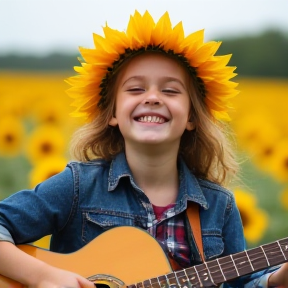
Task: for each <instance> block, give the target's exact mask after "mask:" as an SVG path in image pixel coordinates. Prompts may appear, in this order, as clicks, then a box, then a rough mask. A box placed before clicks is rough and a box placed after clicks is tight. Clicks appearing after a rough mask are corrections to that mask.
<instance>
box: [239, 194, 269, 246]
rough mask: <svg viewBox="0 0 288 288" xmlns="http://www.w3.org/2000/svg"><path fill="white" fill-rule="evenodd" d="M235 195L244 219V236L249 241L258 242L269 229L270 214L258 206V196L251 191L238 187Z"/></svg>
mask: <svg viewBox="0 0 288 288" xmlns="http://www.w3.org/2000/svg"><path fill="white" fill-rule="evenodd" d="M234 195H235V199H236V204H237V206H238V209H239V211H240V215H241V219H242V224H243V228H244V236H245V238H246V240H247V241H248V242H250V243H257V242H258V241H260V240H261V238H262V237H263V235H264V233H265V231H266V229H267V226H268V215H267V214H266V212H265V211H264V210H262V209H260V208H259V207H258V206H257V200H256V197H255V196H254V195H252V194H251V193H248V192H245V191H243V190H240V189H237V190H235V191H234Z"/></svg>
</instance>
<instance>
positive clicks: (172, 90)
mask: <svg viewBox="0 0 288 288" xmlns="http://www.w3.org/2000/svg"><path fill="white" fill-rule="evenodd" d="M162 92H163V93H166V94H179V93H180V91H179V90H178V89H173V88H165V89H162Z"/></svg>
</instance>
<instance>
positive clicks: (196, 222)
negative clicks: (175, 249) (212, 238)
mask: <svg viewBox="0 0 288 288" xmlns="http://www.w3.org/2000/svg"><path fill="white" fill-rule="evenodd" d="M186 213H187V216H188V219H189V223H190V227H191V231H192V233H193V236H194V239H195V242H196V246H197V247H198V251H199V253H200V256H201V260H202V262H204V261H205V256H204V250H203V242H202V234H201V223H200V215H199V204H197V203H195V202H188V207H187V210H186Z"/></svg>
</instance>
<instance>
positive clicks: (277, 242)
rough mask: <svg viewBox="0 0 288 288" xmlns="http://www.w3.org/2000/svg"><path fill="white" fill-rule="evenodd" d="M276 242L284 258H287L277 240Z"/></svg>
mask: <svg viewBox="0 0 288 288" xmlns="http://www.w3.org/2000/svg"><path fill="white" fill-rule="evenodd" d="M277 244H278V246H279V248H280V250H281V252H282V255H283V257H284V259H285V260H287V258H286V256H285V254H284V252H283V250H282V247H281V245H280V243H279V241H277ZM287 247H288V246H287Z"/></svg>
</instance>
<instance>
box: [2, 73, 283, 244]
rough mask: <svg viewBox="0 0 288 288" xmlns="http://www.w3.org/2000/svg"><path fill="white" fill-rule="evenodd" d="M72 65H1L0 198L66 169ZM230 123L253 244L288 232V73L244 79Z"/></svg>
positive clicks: (240, 197)
mask: <svg viewBox="0 0 288 288" xmlns="http://www.w3.org/2000/svg"><path fill="white" fill-rule="evenodd" d="M68 76H71V75H69V74H68V73H67V74H65V73H64V72H62V73H55V72H53V73H51V72H50V73H47V72H45V73H44V72H43V73H41V72H37V73H28V72H25V73H23V72H21V73H20V72H19V73H15V72H7V71H5V72H0V78H1V86H0V200H1V199H3V198H4V197H7V196H9V195H10V194H12V193H14V192H16V191H18V190H21V189H26V188H33V187H35V185H37V183H39V182H41V181H43V180H45V179H47V178H48V177H50V176H52V175H54V174H56V173H58V172H60V171H61V170H62V169H63V168H64V167H65V165H66V163H67V161H69V151H68V146H69V141H70V137H71V135H72V133H73V131H74V130H75V128H76V127H77V126H78V125H80V124H81V123H80V120H77V119H75V118H72V117H70V116H69V113H70V112H71V111H72V109H73V108H72V107H71V106H70V103H71V100H70V99H69V97H68V96H67V95H66V93H65V90H66V89H68V88H69V87H68V85H67V84H66V83H65V82H64V79H65V78H66V77H68ZM237 81H238V82H239V83H240V84H239V90H240V91H241V92H240V94H239V96H237V97H236V99H235V100H233V103H232V104H233V106H234V109H233V110H232V111H231V113H230V114H231V117H232V121H231V123H230V125H231V127H232V130H233V131H234V132H235V139H236V143H237V146H238V150H239V159H240V161H241V162H242V164H241V167H242V170H241V173H240V178H241V180H242V182H241V183H242V184H241V185H238V186H237V187H234V189H233V192H234V194H235V197H236V201H237V204H238V207H239V209H240V213H241V217H242V221H243V225H244V232H245V236H246V239H247V242H248V245H249V246H254V245H257V244H263V243H267V242H270V241H275V240H277V239H278V238H282V237H287V236H288V221H285V218H286V217H287V218H288V121H287V118H286V117H287V115H288V101H287V99H288V80H283V79H282V80H281V79H242V78H241V79H237Z"/></svg>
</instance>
